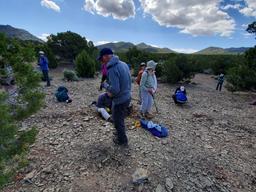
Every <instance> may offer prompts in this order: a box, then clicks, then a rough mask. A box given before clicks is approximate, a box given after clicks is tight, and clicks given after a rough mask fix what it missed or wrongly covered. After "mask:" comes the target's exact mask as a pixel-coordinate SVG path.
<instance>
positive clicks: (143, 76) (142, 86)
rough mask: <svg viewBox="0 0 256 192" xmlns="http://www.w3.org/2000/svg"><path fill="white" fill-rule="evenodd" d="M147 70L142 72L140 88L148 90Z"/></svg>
mask: <svg viewBox="0 0 256 192" xmlns="http://www.w3.org/2000/svg"><path fill="white" fill-rule="evenodd" d="M147 76H148V74H147V72H145V73H142V77H141V80H140V88H141V89H143V90H145V91H147V90H148V88H147V87H146V86H145V85H146V81H147Z"/></svg>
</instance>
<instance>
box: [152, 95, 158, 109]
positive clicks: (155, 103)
mask: <svg viewBox="0 0 256 192" xmlns="http://www.w3.org/2000/svg"><path fill="white" fill-rule="evenodd" d="M152 97H153V101H154V105H155V108H156V112H157V113H159V111H158V107H157V104H156V99H155V96H154V94H152Z"/></svg>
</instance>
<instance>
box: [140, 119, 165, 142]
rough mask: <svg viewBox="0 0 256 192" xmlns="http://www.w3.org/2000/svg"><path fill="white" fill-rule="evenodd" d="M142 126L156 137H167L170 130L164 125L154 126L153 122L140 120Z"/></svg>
mask: <svg viewBox="0 0 256 192" xmlns="http://www.w3.org/2000/svg"><path fill="white" fill-rule="evenodd" d="M140 125H141V127H142V128H144V129H146V130H148V131H149V132H150V133H151V134H152V135H154V136H156V137H160V138H162V137H167V136H168V129H167V128H166V127H163V126H162V125H158V124H154V123H153V122H152V121H147V120H143V119H141V120H140Z"/></svg>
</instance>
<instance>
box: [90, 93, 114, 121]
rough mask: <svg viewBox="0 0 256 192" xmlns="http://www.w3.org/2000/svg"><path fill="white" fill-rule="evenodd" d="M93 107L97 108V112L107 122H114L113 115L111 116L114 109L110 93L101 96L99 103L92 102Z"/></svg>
mask: <svg viewBox="0 0 256 192" xmlns="http://www.w3.org/2000/svg"><path fill="white" fill-rule="evenodd" d="M92 105H95V106H96V107H97V109H96V110H97V112H98V113H99V114H100V115H101V117H103V118H104V119H105V120H106V121H109V122H113V120H112V118H111V115H110V114H109V113H110V112H111V107H112V98H111V94H110V93H108V92H105V93H102V94H100V95H99V97H98V101H97V102H96V101H94V102H92Z"/></svg>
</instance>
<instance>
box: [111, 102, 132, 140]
mask: <svg viewBox="0 0 256 192" xmlns="http://www.w3.org/2000/svg"><path fill="white" fill-rule="evenodd" d="M130 102H131V99H129V100H127V101H126V102H124V103H121V104H117V105H116V104H113V107H112V116H113V121H114V125H115V128H116V132H117V138H118V142H119V143H120V144H127V143H128V139H127V136H126V132H125V123H124V119H125V116H126V114H127V113H126V110H127V108H128V107H129V105H130Z"/></svg>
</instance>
